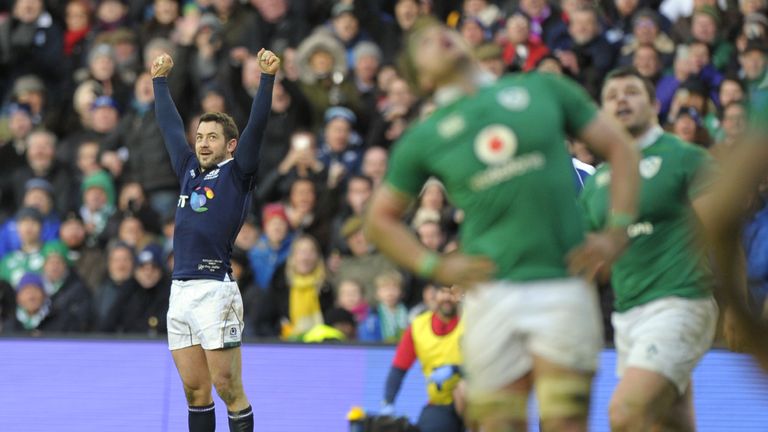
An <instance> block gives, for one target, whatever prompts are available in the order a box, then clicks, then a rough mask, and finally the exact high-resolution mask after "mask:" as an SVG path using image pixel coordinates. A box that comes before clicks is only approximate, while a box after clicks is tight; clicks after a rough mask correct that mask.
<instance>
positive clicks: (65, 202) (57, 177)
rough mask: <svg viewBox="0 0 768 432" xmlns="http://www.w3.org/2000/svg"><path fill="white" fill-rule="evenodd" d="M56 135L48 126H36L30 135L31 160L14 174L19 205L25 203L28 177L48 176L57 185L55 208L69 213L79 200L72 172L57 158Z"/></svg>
mask: <svg viewBox="0 0 768 432" xmlns="http://www.w3.org/2000/svg"><path fill="white" fill-rule="evenodd" d="M56 143H57V140H56V136H55V135H54V134H53V133H51V132H49V131H46V130H36V131H34V132H32V133H31V134H29V137H28V138H27V154H26V160H27V164H26V165H25V166H22V167H19V168H18V169H17V170H16V172H15V173H14V175H13V184H14V188H15V191H14V196H15V198H16V206H17V208H18V207H19V206H21V204H22V201H23V199H24V192H25V188H26V185H27V181H28V180H30V179H32V178H41V179H45V180H47V181H48V182H49V183H50V184H51V187H52V188H53V196H54V197H55V198H54V201H55V209H56V212H57V213H58V214H65V213H67V211H69V210H71V209H74V208H75V202H77V198H76V192H75V184H74V182H73V181H72V173H71V172H70V171H69V169H68V168H67V167H66V166H64V165H63V164H61V163H59V162H58V161H56V160H55V159H54V155H55V154H56Z"/></svg>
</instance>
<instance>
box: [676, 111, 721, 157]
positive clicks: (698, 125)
mask: <svg viewBox="0 0 768 432" xmlns="http://www.w3.org/2000/svg"><path fill="white" fill-rule="evenodd" d="M672 133H673V134H675V135H677V136H678V137H680V139H682V140H684V141H688V142H689V143H693V144H697V145H700V146H702V147H704V148H709V146H710V145H711V144H712V143H711V138H710V137H709V133H708V132H707V129H706V128H705V127H704V125H703V124H702V122H701V115H700V114H699V112H698V111H697V110H696V108H693V107H689V106H683V107H681V108H680V111H679V112H678V114H677V118H676V119H675V121H674V122H673V123H672Z"/></svg>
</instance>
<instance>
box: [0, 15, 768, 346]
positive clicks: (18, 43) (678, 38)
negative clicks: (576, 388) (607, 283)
mask: <svg viewBox="0 0 768 432" xmlns="http://www.w3.org/2000/svg"><path fill="white" fill-rule="evenodd" d="M424 14H432V15H434V16H436V17H437V18H439V19H440V20H442V21H444V22H446V23H447V24H448V25H449V26H451V27H454V28H456V29H457V31H459V32H460V34H461V35H462V37H463V38H464V39H465V40H466V42H467V43H468V44H469V45H471V46H472V47H473V52H474V53H475V55H476V57H477V58H478V59H479V60H480V62H481V64H482V67H483V68H484V69H485V71H486V72H487V73H488V74H491V75H494V76H500V75H501V74H504V73H507V72H523V73H525V72H529V71H533V70H539V71H543V72H548V73H556V74H563V75H567V76H568V77H570V78H571V79H573V80H575V81H577V82H579V83H580V84H581V85H583V86H584V88H585V89H586V90H587V92H588V93H589V94H590V95H592V96H593V97H595V99H598V96H599V91H600V87H601V84H602V81H603V78H604V76H605V74H606V73H607V72H608V71H610V70H611V69H612V68H614V67H617V66H622V65H634V66H635V67H636V68H637V70H638V71H639V72H640V73H641V74H642V75H643V76H645V77H647V78H649V79H650V80H651V81H653V82H654V83H655V85H656V95H657V98H658V103H659V121H660V124H662V125H663V126H664V127H665V128H666V129H667V130H669V131H671V132H673V133H675V134H677V135H679V136H680V137H681V138H683V139H685V140H687V141H689V142H692V143H695V144H697V145H700V146H703V147H706V148H708V149H709V151H710V152H711V153H712V154H713V156H715V157H716V158H717V159H720V160H722V159H725V158H727V157H728V155H729V153H730V151H731V149H732V148H733V146H735V145H738V143H739V137H740V135H741V134H742V132H743V131H744V128H745V125H746V121H747V117H748V112H749V110H750V108H751V107H753V106H762V105H764V104H766V103H768V73H767V70H768V67H767V66H768V18H767V17H766V0H599V1H590V0H561V1H559V2H556V1H551V2H547V1H546V0H499V1H494V0H441V1H437V0H434V1H433V0H249V1H243V0H0V280H1V282H0V323H2V324H0V325H2V333H33V334H39V333H58V332H67V333H72V332H101V333H110V332H121V333H137V334H150V335H151V334H161V333H163V332H164V331H165V313H166V311H167V308H168V296H169V291H170V274H171V272H172V269H173V248H172V240H173V232H174V229H173V228H174V219H173V216H174V212H175V208H176V205H177V200H178V182H177V179H176V177H175V175H174V173H173V171H172V169H171V166H170V162H169V158H168V155H167V153H166V150H165V147H164V145H163V141H162V138H161V136H160V133H159V129H158V126H157V121H156V119H155V114H154V106H153V89H152V82H151V78H150V76H149V74H148V72H147V70H148V65H149V64H150V63H151V61H152V60H153V59H154V58H155V57H156V56H157V55H159V54H160V53H163V52H167V53H169V54H171V56H172V57H173V58H174V63H175V65H176V66H175V68H174V70H173V72H172V73H171V75H170V78H169V86H170V89H171V92H172V95H173V98H174V100H175V101H176V104H177V106H178V107H179V110H180V114H181V116H182V118H183V119H184V121H185V124H186V125H188V130H189V131H190V134H189V135H190V137H189V142H190V143H192V142H193V138H192V136H191V135H193V134H194V131H195V130H196V127H197V119H198V118H199V116H200V114H201V113H204V112H209V111H223V112H226V113H229V114H231V115H232V116H233V118H234V119H235V121H236V123H237V124H238V126H239V128H240V129H241V130H242V128H243V127H244V122H245V121H246V120H247V116H248V112H249V110H250V105H251V98H252V97H253V96H254V95H255V93H256V91H257V89H258V85H259V74H260V70H259V66H258V60H257V59H256V57H255V53H256V52H257V51H258V50H259V49H260V48H261V47H266V48H268V49H271V50H273V51H274V52H276V53H278V54H279V55H280V56H281V58H282V62H283V70H282V71H281V73H280V74H279V76H278V79H277V81H276V84H275V88H274V93H273V98H272V111H271V113H270V118H269V123H268V126H267V130H266V133H265V138H264V142H263V144H262V159H261V167H260V170H259V173H258V186H257V188H256V190H255V191H254V193H253V198H254V199H253V207H252V209H251V212H250V214H249V216H248V218H247V221H246V223H245V225H244V226H243V228H242V230H241V231H240V233H239V235H238V237H237V240H236V248H235V250H234V252H233V257H232V266H233V273H234V276H235V277H236V279H237V281H238V284H239V286H240V289H241V291H242V294H243V298H244V302H245V318H246V327H245V335H250V336H258V337H281V338H286V339H299V340H301V339H302V338H304V339H305V340H307V339H309V340H311V339H312V337H310V338H307V335H308V332H309V331H310V330H313V329H314V330H317V329H320V330H321V333H322V334H324V336H322V335H321V337H320V339H323V338H332V339H334V338H335V339H342V338H345V339H359V340H364V341H383V342H395V341H397V340H398V338H399V337H400V335H401V333H402V332H403V330H404V329H405V328H406V327H407V325H408V323H409V322H410V319H411V318H412V317H413V316H415V315H416V314H417V313H419V312H420V311H423V310H426V309H429V308H432V307H434V296H435V291H436V288H437V287H435V286H433V285H431V284H430V283H429V282H428V281H424V280H421V279H419V278H418V277H416V276H414V275H411V274H408V273H406V272H403V271H402V270H401V269H398V268H397V267H396V266H395V265H394V264H392V263H391V262H390V261H389V260H387V259H386V258H385V257H383V256H382V255H381V254H379V253H378V252H377V251H376V250H375V249H373V248H372V247H371V246H370V245H369V243H368V241H367V240H366V238H365V235H364V233H363V231H362V221H361V219H360V216H361V214H362V212H363V210H364V208H365V205H366V201H367V200H368V199H369V197H370V196H371V194H372V192H373V191H374V190H375V189H376V188H377V187H378V186H379V185H380V184H381V182H382V178H383V176H384V174H385V172H386V169H387V160H388V153H389V150H390V147H391V146H392V144H393V143H394V142H396V141H397V139H398V137H399V136H400V135H401V134H402V133H403V131H404V130H405V129H406V127H407V126H408V124H409V123H411V122H413V121H416V120H418V119H419V118H420V117H423V116H425V115H428V113H429V111H430V109H431V108H432V107H433V105H432V104H431V103H430V101H428V100H423V99H422V98H420V97H419V95H418V92H417V91H416V89H414V88H413V85H412V83H409V82H407V80H405V79H404V78H403V77H402V75H401V73H400V71H399V68H398V61H397V60H398V54H399V53H400V51H401V50H402V49H403V40H404V35H407V33H408V31H409V29H410V28H411V27H412V26H413V24H414V22H415V20H416V19H417V18H418V17H419V16H420V15H424ZM563 145H567V146H568V148H569V150H570V151H571V153H572V154H573V156H574V157H575V158H577V159H579V160H581V161H582V162H585V163H588V164H591V165H596V164H598V163H599V162H600V161H599V160H598V159H597V158H595V157H594V156H593V155H591V154H590V153H589V151H588V150H587V149H586V148H585V147H584V146H583V145H582V144H581V143H579V142H569V143H563ZM765 197H766V193H765V190H763V191H762V192H761V193H757V194H755V197H754V199H753V200H752V201H751V202H749V203H745V205H748V206H750V208H751V209H752V210H753V211H752V215H753V216H752V219H751V220H750V221H749V223H748V224H747V229H746V231H745V233H744V247H745V251H746V256H747V261H748V271H749V278H750V288H751V291H752V294H753V300H754V306H755V308H756V310H757V311H758V312H760V311H762V309H763V305H764V304H765V301H764V300H765V296H766V294H768V208H767V207H766V205H765ZM461 220H462V213H461V211H460V209H455V208H453V207H452V206H451V203H450V202H449V200H448V199H447V197H446V195H445V194H444V191H443V187H442V185H441V184H440V183H439V182H437V181H430V182H428V183H427V184H426V185H425V186H424V189H423V192H422V194H421V195H420V197H419V199H418V201H417V203H416V204H415V205H414V206H413V208H412V210H411V211H410V212H409V216H408V223H409V225H410V226H411V227H412V228H413V230H414V232H415V233H416V234H417V235H418V237H419V239H420V240H421V241H422V242H423V243H424V245H426V246H427V247H428V248H430V249H433V250H435V251H441V252H448V251H451V250H453V249H455V248H456V247H457V244H456V234H457V230H458V227H459V225H460V224H461ZM500 241H514V239H503V240H500ZM609 291H610V290H603V293H604V309H605V312H609V311H610V307H611V305H610V303H611V302H610V295H609ZM323 332H325V333H323ZM313 334H314V335H315V336H316V335H317V331H316V332H314V333H313ZM608 336H610V335H608Z"/></svg>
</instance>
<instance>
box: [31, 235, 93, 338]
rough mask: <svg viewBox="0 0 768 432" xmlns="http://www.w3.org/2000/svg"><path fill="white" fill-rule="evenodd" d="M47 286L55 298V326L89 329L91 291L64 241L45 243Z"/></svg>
mask: <svg viewBox="0 0 768 432" xmlns="http://www.w3.org/2000/svg"><path fill="white" fill-rule="evenodd" d="M43 257H44V258H45V263H44V264H43V272H42V275H43V287H44V288H45V293H46V294H47V296H48V297H49V298H50V299H51V316H50V319H51V321H52V323H51V324H52V326H53V327H54V328H55V329H56V331H59V332H79V333H82V332H86V331H89V330H90V329H91V326H92V324H93V298H92V296H91V291H90V290H89V289H88V288H87V287H86V286H85V283H84V282H83V280H82V279H81V278H80V275H79V274H77V271H75V270H74V269H73V268H72V261H71V260H70V258H69V250H68V249H67V247H66V245H64V243H62V242H60V241H52V242H48V243H46V244H45V246H43Z"/></svg>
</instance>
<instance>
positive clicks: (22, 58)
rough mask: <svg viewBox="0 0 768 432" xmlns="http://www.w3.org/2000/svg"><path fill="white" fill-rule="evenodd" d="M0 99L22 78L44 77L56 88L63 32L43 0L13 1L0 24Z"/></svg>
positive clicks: (58, 77)
mask: <svg viewBox="0 0 768 432" xmlns="http://www.w3.org/2000/svg"><path fill="white" fill-rule="evenodd" d="M0 35H3V36H2V37H0V40H3V41H5V42H3V43H0V100H6V96H7V95H8V92H9V91H10V85H11V83H13V82H14V80H15V79H16V78H17V77H19V76H22V75H27V74H34V75H37V76H39V77H43V78H44V79H45V80H46V82H47V83H48V84H49V85H51V86H55V85H57V84H58V82H59V80H60V76H59V73H58V72H59V69H58V68H59V66H60V63H61V53H62V39H63V38H62V31H61V28H59V26H58V24H57V23H56V22H55V21H54V20H53V17H52V16H51V14H49V13H48V12H47V11H46V9H45V3H44V2H43V0H15V1H14V2H13V9H12V10H11V14H10V17H9V19H4V20H2V21H0Z"/></svg>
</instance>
